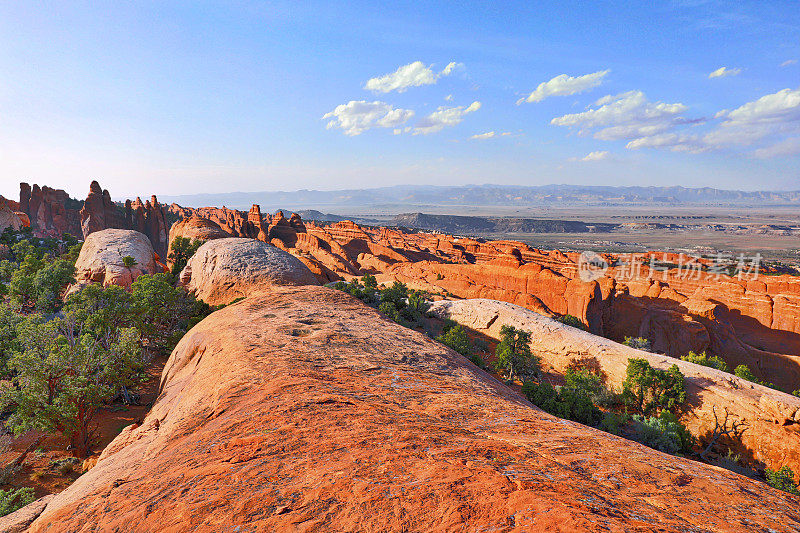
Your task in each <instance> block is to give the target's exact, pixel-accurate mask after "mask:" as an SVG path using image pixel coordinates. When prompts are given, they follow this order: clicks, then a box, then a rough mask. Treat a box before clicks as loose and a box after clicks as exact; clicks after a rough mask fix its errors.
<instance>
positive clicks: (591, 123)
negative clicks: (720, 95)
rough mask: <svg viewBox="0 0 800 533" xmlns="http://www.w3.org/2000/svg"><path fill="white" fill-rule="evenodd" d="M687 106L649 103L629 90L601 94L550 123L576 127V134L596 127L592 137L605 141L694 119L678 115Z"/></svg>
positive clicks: (643, 134) (660, 130)
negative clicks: (590, 104)
mask: <svg viewBox="0 0 800 533" xmlns="http://www.w3.org/2000/svg"><path fill="white" fill-rule="evenodd" d="M687 109H688V107H686V106H685V105H683V104H681V103H676V104H666V103H664V102H650V101H648V100H647V97H646V96H645V95H644V93H643V92H641V91H629V92H626V93H622V94H618V95H614V96H612V95H608V96H604V97H603V98H600V99H599V100H597V101H596V102H595V103H594V108H589V109H587V110H586V111H583V112H582V113H572V114H568V115H564V116H561V117H556V118H554V119H553V120H551V121H550V123H551V124H553V125H554V126H567V127H574V126H577V127H579V128H580V130H579V133H580V134H587V133H588V132H589V130H591V129H595V128H599V129H597V131H596V132H595V133H594V137H595V138H596V139H601V140H605V141H612V140H619V139H637V138H639V137H646V136H650V135H656V134H658V133H663V132H665V131H667V130H669V129H670V128H672V127H673V126H675V125H677V124H686V123H691V122H697V121H690V120H687V119H685V118H683V117H681V116H680V115H681V113H683V112H684V111H686V110H687Z"/></svg>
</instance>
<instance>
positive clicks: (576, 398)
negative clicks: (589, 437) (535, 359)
mask: <svg viewBox="0 0 800 533" xmlns="http://www.w3.org/2000/svg"><path fill="white" fill-rule="evenodd" d="M522 393H523V394H525V396H526V397H527V398H528V400H529V401H530V402H531V403H532V404H533V405H535V406H537V407H539V408H540V409H542V410H543V411H547V412H548V413H550V414H552V415H555V416H557V417H559V418H566V419H569V420H574V421H576V422H580V423H581V424H586V425H587V426H595V425H597V424H598V423H599V422H600V421H601V420H602V419H603V413H602V412H601V411H600V409H598V408H597V407H595V405H594V404H593V403H592V400H591V398H590V397H589V395H588V394H587V393H586V392H585V391H582V390H578V389H572V388H569V387H560V388H559V389H556V388H554V387H553V386H552V385H550V384H549V383H547V382H543V383H533V382H526V383H525V384H524V385H523V386H522Z"/></svg>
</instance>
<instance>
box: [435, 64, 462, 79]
mask: <svg viewBox="0 0 800 533" xmlns="http://www.w3.org/2000/svg"><path fill="white" fill-rule="evenodd" d="M460 68H464V63H456V62H455V61H453V62H451V63H448V64H447V66H446V67H444V69H442V72H441V73H440V74H439V75H440V76H449V75H450V74H452V73H453V71H454V70H456V69H460Z"/></svg>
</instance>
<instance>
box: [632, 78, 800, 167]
mask: <svg viewBox="0 0 800 533" xmlns="http://www.w3.org/2000/svg"><path fill="white" fill-rule="evenodd" d="M714 119H717V120H721V122H720V123H719V124H718V125H717V126H716V127H715V128H714V129H712V130H711V131H709V132H708V133H706V134H705V135H702V136H701V135H698V134H687V133H680V132H674V131H667V130H664V131H662V132H658V133H653V134H643V135H641V136H640V137H638V138H634V139H633V140H631V141H630V142H629V143H628V144H627V146H626V147H627V148H629V149H632V150H635V149H638V148H661V149H666V150H670V151H673V152H690V153H700V152H706V151H709V150H717V149H720V148H725V147H730V146H753V145H755V144H758V143H759V142H761V141H766V140H768V139H773V138H775V137H777V136H780V135H786V134H793V133H797V132H800V89H796V90H791V89H783V90H781V91H778V92H776V93H772V94H767V95H764V96H762V97H761V98H759V99H757V100H754V101H752V102H748V103H746V104H744V105H742V106H740V107H737V108H736V109H734V110H732V111H731V110H728V109H723V110H721V111H718V112H717V113H716V114H715V115H714ZM677 125H679V124H675V125H674V126H677ZM669 129H673V128H669ZM797 143H798V141H797V139H794V140H793V139H785V140H784V141H780V142H777V143H773V144H771V145H768V146H765V147H761V148H759V149H757V150H755V151H754V152H753V155H754V156H755V157H758V158H761V159H766V158H770V157H778V156H783V155H794V154H795V153H797V151H795V150H797Z"/></svg>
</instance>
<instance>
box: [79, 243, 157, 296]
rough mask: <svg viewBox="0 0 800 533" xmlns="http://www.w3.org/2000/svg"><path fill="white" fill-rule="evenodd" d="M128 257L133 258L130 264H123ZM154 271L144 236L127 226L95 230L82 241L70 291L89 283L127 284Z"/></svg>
mask: <svg viewBox="0 0 800 533" xmlns="http://www.w3.org/2000/svg"><path fill="white" fill-rule="evenodd" d="M127 256H130V257H132V258H133V260H134V261H135V265H133V266H132V267H127V266H125V264H124V263H123V260H122V258H123V257H127ZM156 272H158V270H157V269H156V264H155V252H154V251H153V246H152V245H151V244H150V240H149V239H148V238H147V236H146V235H144V234H142V233H139V232H138V231H133V230H126V229H106V230H102V231H96V232H94V233H91V234H89V236H87V237H86V241H85V242H84V243H83V247H82V248H81V252H80V254H79V255H78V260H77V261H76V262H75V279H76V280H77V283H76V285H74V286H73V287H72V288H71V289H70V291H74V290H77V289H79V288H80V287H81V286H83V285H86V284H88V283H102V284H103V285H104V286H108V285H120V286H122V287H130V286H131V283H133V282H134V281H135V280H136V278H138V277H139V276H141V275H142V274H155V273H156Z"/></svg>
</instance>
